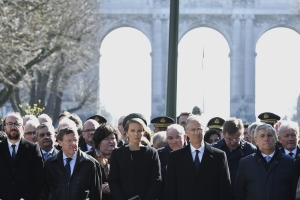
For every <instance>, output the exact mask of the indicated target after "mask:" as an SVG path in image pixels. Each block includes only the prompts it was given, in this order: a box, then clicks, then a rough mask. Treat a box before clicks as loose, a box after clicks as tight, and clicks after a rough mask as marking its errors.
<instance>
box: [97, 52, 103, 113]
mask: <svg viewBox="0 0 300 200" xmlns="http://www.w3.org/2000/svg"><path fill="white" fill-rule="evenodd" d="M100 48H101V47H100ZM100 48H99V49H100ZM101 56H102V55H101V54H100V52H99V66H98V67H97V68H96V72H95V73H97V77H98V83H97V84H98V85H97V86H98V87H97V88H98V90H97V98H96V99H97V104H96V112H97V114H98V115H101V99H100V90H101V83H100V59H101Z"/></svg>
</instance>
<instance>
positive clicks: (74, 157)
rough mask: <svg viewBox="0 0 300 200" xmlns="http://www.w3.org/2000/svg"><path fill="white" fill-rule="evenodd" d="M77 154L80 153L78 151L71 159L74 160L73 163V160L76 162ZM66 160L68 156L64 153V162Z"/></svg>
mask: <svg viewBox="0 0 300 200" xmlns="http://www.w3.org/2000/svg"><path fill="white" fill-rule="evenodd" d="M77 153H78V151H77V152H76V153H75V154H74V155H73V156H72V157H71V158H72V161H73V160H74V161H76V158H77ZM66 158H68V156H66V155H65V154H64V152H63V160H66ZM72 161H71V162H72Z"/></svg>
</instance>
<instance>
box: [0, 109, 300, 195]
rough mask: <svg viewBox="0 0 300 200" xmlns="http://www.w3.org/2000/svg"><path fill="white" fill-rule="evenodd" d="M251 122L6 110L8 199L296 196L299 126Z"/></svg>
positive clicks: (270, 116)
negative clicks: (54, 117) (111, 117)
mask: <svg viewBox="0 0 300 200" xmlns="http://www.w3.org/2000/svg"><path fill="white" fill-rule="evenodd" d="M258 118H259V119H260V122H253V123H243V122H242V120H241V119H239V118H235V117H230V118H228V119H226V120H224V119H222V118H220V117H214V118H212V119H210V120H209V121H208V123H205V122H204V121H203V118H202V117H201V116H199V115H193V114H191V113H189V112H183V113H181V114H180V115H179V116H178V117H177V119H176V120H174V119H172V118H171V117H168V116H158V117H156V118H154V119H152V120H151V123H152V124H153V126H154V129H153V130H151V129H150V128H149V124H148V123H147V120H146V119H145V117H144V116H143V115H142V114H140V113H131V114H129V115H127V116H121V117H120V118H119V121H118V127H114V126H113V125H111V124H109V123H107V120H106V118H105V117H104V116H101V115H94V116H91V117H89V118H88V119H86V120H85V121H82V120H81V119H80V118H79V117H78V116H77V115H76V114H74V113H69V112H66V111H64V112H62V113H61V114H60V115H59V116H58V120H59V124H58V126H57V127H56V128H55V127H54V126H53V124H52V119H51V118H50V117H49V116H48V115H47V114H41V115H39V116H38V117H36V116H33V115H26V116H24V117H22V116H21V115H20V114H19V113H17V112H10V113H8V114H7V116H5V118H4V121H3V122H2V125H1V132H0V141H1V142H0V170H1V172H2V173H0V200H6V199H11V200H20V199H23V200H48V199H49V200H67V199H69V200H83V199H86V200H87V199H89V200H100V199H103V200H156V199H157V200H186V199H188V200H195V199H201V200H226V199H227V200H244V199H245V200H292V199H296V190H297V185H298V179H299V173H300V167H299V166H300V164H299V163H300V155H299V154H300V149H299V146H298V142H299V126H298V123H296V122H294V121H286V120H281V119H280V117H279V116H277V115H276V114H274V113H270V112H265V113H262V114H260V115H259V116H258Z"/></svg>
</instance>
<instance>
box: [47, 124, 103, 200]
mask: <svg viewBox="0 0 300 200" xmlns="http://www.w3.org/2000/svg"><path fill="white" fill-rule="evenodd" d="M57 138H58V142H59V145H60V146H61V147H62V150H61V151H60V152H59V153H58V154H56V155H55V156H53V157H50V158H48V159H47V160H46V162H45V174H46V186H45V194H44V195H45V196H44V199H49V200H65V199H68V200H77V199H93V200H100V199H101V189H100V188H101V182H100V178H101V174H99V173H98V172H100V165H99V163H98V162H97V161H96V160H95V159H94V158H92V157H91V156H89V155H87V154H86V153H84V152H82V151H81V150H79V149H78V134H77V131H76V129H74V128H73V129H72V128H71V127H65V128H62V129H60V131H59V133H58V135H57Z"/></svg>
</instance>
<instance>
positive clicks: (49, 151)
mask: <svg viewBox="0 0 300 200" xmlns="http://www.w3.org/2000/svg"><path fill="white" fill-rule="evenodd" d="M53 150H54V148H52V149H51V150H50V151H48V152H46V151H44V150H43V149H42V153H43V155H44V154H45V153H51V154H52V152H53Z"/></svg>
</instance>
